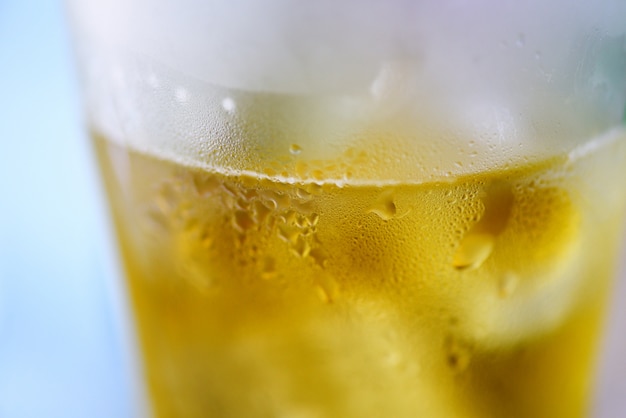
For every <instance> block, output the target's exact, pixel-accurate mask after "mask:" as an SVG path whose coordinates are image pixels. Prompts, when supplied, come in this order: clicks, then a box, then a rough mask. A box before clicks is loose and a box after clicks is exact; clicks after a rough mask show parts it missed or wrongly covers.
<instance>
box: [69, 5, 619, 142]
mask: <svg viewBox="0 0 626 418" xmlns="http://www.w3.org/2000/svg"><path fill="white" fill-rule="evenodd" d="M68 1H69V3H70V6H71V11H72V14H73V17H74V21H75V26H76V28H77V30H76V32H77V36H78V37H79V38H84V39H85V44H86V45H87V46H86V48H85V49H86V50H87V51H86V55H89V56H88V57H87V59H90V60H92V61H94V63H92V67H99V66H100V67H107V68H113V70H112V72H115V67H116V66H119V67H120V68H122V73H124V75H125V77H126V78H127V79H128V78H129V73H132V72H133V71H135V70H136V67H137V66H135V62H136V61H141V60H143V61H147V62H149V63H154V64H155V65H158V66H160V67H159V68H166V69H168V71H169V70H171V71H170V74H181V75H183V76H184V77H187V78H188V79H192V80H195V81H198V82H201V83H205V84H206V88H204V87H197V88H194V90H193V91H190V90H189V89H188V88H186V87H185V86H184V85H183V84H184V83H183V81H182V80H183V78H184V77H181V78H180V80H181V81H180V83H178V85H173V86H171V88H172V93H171V97H172V101H173V102H174V103H178V104H179V105H180V106H186V109H185V114H184V117H182V119H181V120H182V122H180V123H184V124H186V126H185V127H184V129H185V130H186V132H188V133H189V135H192V134H193V132H195V131H194V129H190V126H191V124H192V123H191V122H190V120H202V121H203V122H202V123H204V124H205V125H206V123H212V124H218V125H219V122H220V120H226V118H230V117H235V116H237V115H238V114H242V113H241V112H244V111H245V109H244V107H245V106H244V104H242V103H239V102H236V101H234V100H233V99H232V98H231V97H230V96H228V95H224V94H223V91H224V89H231V90H233V91H235V92H247V93H251V94H256V93H259V94H267V93H271V94H282V95H286V97H295V96H302V97H305V96H306V97H326V98H328V97H331V98H335V99H336V100H335V99H333V100H335V101H332V100H331V101H329V100H322V101H320V102H319V103H320V104H319V105H312V106H308V105H307V106H308V107H307V106H304V107H303V108H302V109H303V110H302V112H309V114H310V115H313V116H315V115H319V117H317V119H315V118H312V119H311V121H313V122H315V123H317V122H318V121H320V120H321V121H333V122H332V123H326V122H324V123H325V125H324V126H323V127H322V125H321V124H319V123H317V127H316V126H314V125H315V123H313V122H311V121H305V122H303V123H304V124H303V125H302V126H300V127H298V129H295V128H294V123H295V122H293V120H295V119H293V120H292V121H290V122H289V123H287V124H286V125H285V126H282V125H281V126H279V124H280V123H282V120H286V119H287V118H288V117H291V116H293V115H292V114H291V113H289V111H290V109H289V108H288V107H284V108H285V109H287V113H286V114H285V115H282V116H281V115H278V117H277V118H276V119H275V120H273V121H265V122H263V123H266V124H269V123H272V124H274V125H275V126H274V127H273V128H272V130H273V131H274V132H277V131H280V132H287V131H288V130H289V129H291V130H292V131H298V132H304V131H305V130H306V129H317V130H318V131H317V134H319V137H320V138H321V140H323V139H328V138H332V137H333V135H335V134H336V135H335V137H337V138H338V137H339V136H340V135H339V133H341V134H343V133H344V132H347V131H351V132H356V131H358V129H361V128H362V127H356V128H355V126H354V124H356V123H361V122H362V121H367V122H368V123H370V122H371V121H373V120H374V121H375V120H378V121H380V123H387V122H388V121H389V120H392V119H393V120H394V123H396V125H398V126H399V124H398V123H397V121H398V120H399V119H402V121H403V122H402V123H405V124H414V126H413V128H411V129H414V131H415V132H417V131H418V130H419V131H420V132H419V133H418V134H414V136H415V137H418V136H420V135H421V136H424V135H425V136H428V137H429V138H430V139H429V140H432V141H436V140H437V141H438V140H440V138H443V137H447V138H451V137H454V138H455V139H454V140H455V141H457V142H458V141H468V140H469V139H472V140H476V141H480V142H485V143H486V142H489V141H494V142H496V143H499V144H502V143H505V142H507V143H508V144H505V146H504V147H503V148H502V149H508V150H510V149H513V148H514V147H515V146H517V144H518V143H524V144H530V143H532V142H533V141H536V142H540V143H541V146H542V147H544V146H545V144H547V143H549V142H550V141H551V140H555V141H561V142H562V141H564V139H563V138H567V140H572V141H574V142H576V141H578V142H580V141H582V140H585V139H587V138H591V137H594V136H597V135H598V133H599V132H601V131H603V130H605V129H607V128H609V127H612V126H614V125H616V124H617V123H619V121H620V120H621V119H622V117H623V112H624V106H625V104H626V76H625V74H626V48H625V47H624V45H625V44H626V25H625V24H624V19H623V17H624V16H626V2H624V1H620V0H601V1H598V2H573V3H572V2H568V1H566V0H552V1H546V0H529V1H519V2H514V1H501V0H473V1H469V0H442V1H415V0H384V1H382V0H342V1H336V0H316V1H305V0H301V1H297V0H262V1H261V0H228V1H218V0H204V1H198V0H107V1H102V0H68ZM104 51H107V53H109V54H110V55H109V56H107V57H105V58H102V57H100V58H102V59H101V60H100V62H98V58H99V57H98V56H99V55H101V56H104V55H105V53H104ZM111 56H113V57H114V58H110V57H111ZM111 63H114V64H111ZM150 65H152V64H148V65H147V66H144V69H145V68H146V67H150ZM129 68H130V70H129ZM107 71H109V70H107V69H105V70H102V71H100V72H97V71H96V72H94V74H96V75H93V76H92V78H93V79H94V80H95V81H94V82H93V84H96V83H100V84H103V85H104V84H106V82H105V81H103V80H104V79H105V78H107V77H108V78H110V79H111V80H112V81H111V82H110V83H109V84H107V85H106V86H103V87H102V88H101V90H102V91H101V92H99V93H97V94H96V96H98V97H97V98H96V100H100V101H102V102H103V103H104V101H105V100H104V99H102V98H101V96H102V97H108V96H115V97H114V99H113V100H112V101H111V103H109V104H107V103H104V104H102V103H98V104H97V106H99V107H100V108H102V109H104V111H103V112H102V113H103V114H105V113H107V112H108V114H107V115H105V116H103V117H102V118H101V119H103V120H104V119H106V120H104V121H103V122H102V123H100V125H104V126H106V128H107V129H110V126H113V125H115V123H119V124H123V123H126V121H123V122H119V121H118V122H115V121H113V122H111V120H113V119H115V118H116V117H117V118H118V119H119V116H116V115H120V114H122V115H123V116H124V117H125V119H126V120H127V121H129V120H130V121H131V122H132V120H131V119H133V118H134V117H135V116H132V115H137V112H138V109H139V108H141V107H142V106H143V104H140V105H141V106H138V105H136V103H134V102H133V100H139V101H145V100H148V98H149V97H150V95H149V94H144V93H141V94H140V93H137V92H133V89H137V87H136V83H134V84H133V83H128V82H126V83H123V82H118V81H116V80H117V78H116V77H113V76H112V75H111V74H108V73H106V72H107ZM142 71H143V70H142ZM159 71H160V70H159ZM87 72H88V71H87ZM110 72H111V71H110ZM130 78H132V77H130ZM137 78H138V79H140V80H143V81H145V82H146V83H147V84H148V85H149V87H150V88H151V89H156V88H165V87H164V83H161V81H160V80H159V78H158V77H154V76H153V75H151V74H143V75H138V76H137ZM88 83H89V82H88ZM159 83H161V84H159ZM170 84H171V83H170ZM175 84H176V83H175ZM211 86H213V87H215V88H214V89H213V90H211V89H212V88H213V87H211ZM133 94H134V96H133ZM198 94H204V95H205V98H206V100H204V101H202V100H200V101H199V100H197V98H195V97H194V95H196V96H197V95H198ZM159 97H160V96H159ZM346 98H348V100H346ZM240 100H244V99H243V98H241V99H240ZM254 100H255V99H251V100H249V103H253V102H254V103H257V102H255V101H254ZM209 102H211V103H213V102H214V104H215V106H213V104H210V103H209ZM194 103H200V106H195V105H194ZM207 103H209V104H210V105H209V104H207ZM240 104H241V106H240ZM107 106H108V108H113V107H115V109H113V110H111V109H108V108H107ZM168 106H169V105H168ZM211 106H213V107H211ZM259 106H260V108H262V107H263V106H265V105H264V104H263V103H261V104H260V105H259ZM94 107H95V106H94ZM207 107H211V109H213V110H211V112H212V113H211V115H210V118H213V119H211V121H209V122H206V121H205V120H204V119H206V118H207V117H208V116H207V115H208V113H207V111H206V108H207ZM142 109H143V110H141V112H144V113H142V114H141V115H139V116H137V117H138V118H141V117H143V118H144V119H150V118H151V119H153V120H154V123H160V122H161V120H162V115H158V114H155V115H149V117H148V116H146V115H147V113H145V112H146V111H147V110H146V109H148V110H149V109H151V107H150V106H143V108H142ZM168 109H169V110H168V112H169V113H170V114H175V113H176V111H175V110H174V111H172V110H171V108H170V107H168ZM215 109H217V110H215ZM224 110H225V112H223V111H224ZM348 111H349V112H352V113H355V114H358V115H356V116H357V117H354V115H348V116H346V117H344V113H345V112H348ZM203 112H204V113H203ZM219 112H222V113H219ZM302 112H301V113H302ZM342 112H344V113H342ZM292 113H293V112H292ZM248 114H251V113H250V112H249V113H248ZM128 115H131V116H128ZM398 115H400V116H401V118H400V116H398ZM203 118H204V119H203ZM216 118H217V119H216ZM220 118H221V119H220ZM281 118H282V119H281ZM394 118H395V119H394ZM95 119H98V118H95ZM170 119H172V118H170ZM183 119H184V120H183ZM218 119H220V120H218ZM216 121H217V122H216ZM385 121H387V122H385ZM335 122H336V123H335ZM129 123H130V122H129ZM147 123H148V124H149V123H152V122H147ZM171 123H172V124H176V123H179V122H178V121H174V120H173V119H172V122H171ZM201 125H202V124H201V123H199V124H198V126H199V127H200V126H201ZM287 125H289V126H287ZM335 128H337V129H335ZM124 129H126V130H128V127H124ZM220 129H221V128H220ZM403 129H404V128H403ZM200 130H201V129H200V128H198V129H197V131H200ZM180 131H181V132H182V131H183V128H181V129H180ZM122 134H123V133H120V135H122ZM150 135H152V136H154V135H155V133H150ZM185 135H186V134H185ZM144 136H145V137H146V138H147V137H148V136H149V135H148V134H146V135H144ZM231 136H232V135H231ZM550 138H552V139H550ZM192 139H193V138H192ZM169 140H170V141H171V138H170V139H169ZM194 140H198V138H195V139H194ZM133 141H135V142H137V141H138V140H137V139H134V140H133ZM150 141H153V139H150ZM189 141H191V139H189ZM189 141H188V142H189ZM262 146H266V144H262ZM455 146H456V145H455ZM420 152H421V151H420Z"/></svg>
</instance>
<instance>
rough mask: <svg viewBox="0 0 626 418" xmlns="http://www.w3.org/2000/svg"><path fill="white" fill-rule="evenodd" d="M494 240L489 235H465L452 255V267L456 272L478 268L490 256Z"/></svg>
mask: <svg viewBox="0 0 626 418" xmlns="http://www.w3.org/2000/svg"><path fill="white" fill-rule="evenodd" d="M494 243H495V238H494V236H493V235H491V234H480V233H474V234H471V233H470V234H467V235H465V237H464V238H463V240H462V241H461V245H460V246H459V248H458V249H457V251H456V253H455V254H454V259H453V260H452V265H453V266H454V267H455V268H456V269H458V270H472V269H476V268H478V267H480V266H481V265H482V264H483V263H484V262H485V260H487V258H489V256H490V255H491V252H492V251H493V247H494Z"/></svg>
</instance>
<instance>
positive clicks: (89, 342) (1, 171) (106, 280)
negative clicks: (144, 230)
mask: <svg viewBox="0 0 626 418" xmlns="http://www.w3.org/2000/svg"><path fill="white" fill-rule="evenodd" d="M63 13H64V12H63V5H62V2H61V1H60V0H31V1H23V0H0V418H26V417H28V418H30V417H40V418H49V417H50V418H52V417H63V418H78V417H81V418H83V417H94V418H99V417H115V418H125V417H135V416H137V414H138V412H137V411H138V410H137V409H136V407H135V406H134V405H135V404H136V403H135V402H134V400H135V398H136V393H137V392H136V387H135V385H134V384H133V379H132V373H131V372H130V369H131V367H130V364H131V363H132V362H131V361H130V356H129V355H128V354H127V351H128V350H126V349H125V348H124V347H126V339H125V338H124V335H125V333H124V332H123V330H122V328H123V327H122V326H121V324H123V321H122V320H121V317H123V313H121V312H123V309H122V308H121V303H120V300H119V298H117V297H116V296H115V295H116V293H117V291H116V285H115V283H117V282H116V277H117V268H116V264H115V262H114V257H113V251H112V250H111V245H110V235H109V232H108V228H107V224H106V210H105V205H104V202H103V198H102V196H101V194H100V186H99V183H98V177H97V174H96V172H95V165H94V164H93V162H94V161H93V158H92V155H91V150H90V148H89V145H88V142H87V140H86V137H85V133H84V132H83V125H82V120H81V109H80V103H79V97H78V91H77V90H78V86H77V79H76V73H75V71H74V67H73V58H72V54H71V47H70V43H69V34H68V31H67V28H66V26H65V21H64V15H63ZM617 180H621V181H623V182H624V187H626V179H616V181H617ZM622 260H626V253H625V254H624V255H623V256H622ZM623 265H624V262H623V261H622V268H621V270H620V271H621V273H620V279H619V281H618V283H617V287H616V291H615V300H614V303H613V306H612V308H611V309H612V311H611V312H612V316H611V318H612V321H611V323H610V326H609V333H608V336H607V339H606V343H605V349H604V356H603V363H602V367H601V372H600V383H599V386H598V393H597V396H596V402H595V406H594V415H593V416H594V417H596V418H618V417H619V418H622V417H624V416H625V415H624V414H625V412H624V411H626V396H625V395H626V271H625V269H624V268H623ZM555 402H558V400H555Z"/></svg>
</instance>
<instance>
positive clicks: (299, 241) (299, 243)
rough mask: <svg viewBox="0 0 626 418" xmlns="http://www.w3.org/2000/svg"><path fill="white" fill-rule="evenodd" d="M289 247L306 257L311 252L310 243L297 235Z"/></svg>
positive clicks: (298, 254)
mask: <svg viewBox="0 0 626 418" xmlns="http://www.w3.org/2000/svg"><path fill="white" fill-rule="evenodd" d="M291 249H292V251H293V252H294V253H295V254H296V255H297V256H299V257H306V256H308V255H309V253H310V252H311V244H309V243H308V241H307V240H305V239H304V238H302V236H300V235H299V236H297V237H296V242H294V243H293V246H292V247H291Z"/></svg>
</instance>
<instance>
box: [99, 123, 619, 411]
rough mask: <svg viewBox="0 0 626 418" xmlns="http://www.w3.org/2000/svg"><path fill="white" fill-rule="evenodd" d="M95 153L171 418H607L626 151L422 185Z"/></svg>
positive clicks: (111, 147)
mask: <svg viewBox="0 0 626 418" xmlns="http://www.w3.org/2000/svg"><path fill="white" fill-rule="evenodd" d="M94 138H95V145H96V149H97V154H98V157H99V160H100V164H101V168H102V172H103V176H104V180H105V184H106V187H107V190H108V193H109V198H110V202H111V206H112V211H113V214H114V219H115V223H116V227H117V233H118V236H119V243H120V247H121V252H122V255H123V260H124V263H125V269H126V277H127V283H128V288H129V292H130V296H131V300H132V305H133V310H134V314H135V319H136V323H137V328H138V332H139V342H140V351H141V353H142V360H143V368H144V370H145V379H146V382H147V388H148V392H149V396H150V402H151V405H152V411H153V413H154V415H155V416H157V417H233V418H234V417H238V418H241V417H267V418H269V417H285V418H287V417H290V418H292V417H293V418H314V417H320V418H322V417H337V418H349V417H396V418H402V417H407V418H408V417H443V418H446V417H455V418H461V417H580V416H585V415H586V414H587V413H588V406H589V400H590V391H591V388H592V385H593V369H594V364H595V360H596V359H595V356H596V352H597V347H598V340H599V333H600V330H601V324H602V321H601V319H602V317H603V313H604V307H605V300H606V296H607V290H608V288H609V277H610V275H611V265H612V260H613V256H614V253H615V247H616V243H617V241H618V239H617V236H618V233H619V231H620V225H621V217H622V215H623V210H624V200H625V199H624V196H623V195H624V192H623V190H620V189H619V187H620V185H619V184H620V182H618V181H617V179H618V178H619V179H620V181H621V179H623V178H624V175H625V174H626V173H625V172H624V171H625V168H623V167H625V166H626V144H625V143H626V141H625V140H624V138H621V139H618V140H613V141H609V142H608V143H605V144H600V145H599V146H597V147H595V148H594V147H590V148H589V150H587V151H586V152H584V153H579V155H576V156H575V157H573V156H572V155H569V156H568V155H566V154H564V155H560V156H555V157H553V158H548V159H544V160H541V161H535V162H530V163H525V164H520V165H516V166H512V167H509V168H499V169H493V170H485V171H481V172H478V173H474V174H467V175H464V176H458V177H456V178H453V179H447V180H445V181H443V180H442V181H431V182H425V183H416V184H408V183H393V182H387V183H382V182H381V183H380V184H376V183H375V182H370V183H367V184H350V182H347V183H345V184H338V183H336V182H333V181H330V180H327V179H324V173H323V171H320V172H319V173H317V176H316V179H313V180H311V179H309V180H302V181H298V180H297V179H296V180H294V179H290V180H287V179H281V178H280V177H278V176H271V175H267V174H260V175H252V174H245V175H244V174H240V175H238V174H236V173H234V174H233V173H229V174H226V173H225V172H224V171H220V170H214V169H207V168H202V167H200V166H194V165H192V164H186V163H180V162H178V161H175V159H170V160H168V159H164V158H156V157H154V156H151V155H149V154H146V153H139V152H136V151H133V150H132V149H130V148H125V147H122V146H120V145H117V144H116V143H115V142H111V141H109V140H107V139H106V138H104V137H102V136H99V135H95V136H94ZM616 176H618V177H616ZM622 188H623V187H622Z"/></svg>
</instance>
